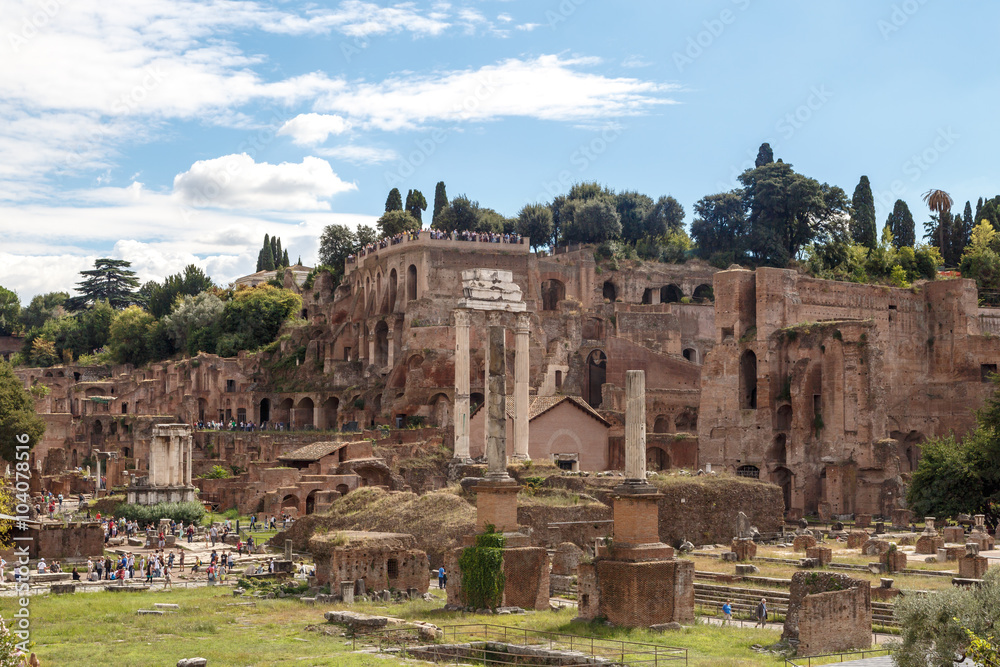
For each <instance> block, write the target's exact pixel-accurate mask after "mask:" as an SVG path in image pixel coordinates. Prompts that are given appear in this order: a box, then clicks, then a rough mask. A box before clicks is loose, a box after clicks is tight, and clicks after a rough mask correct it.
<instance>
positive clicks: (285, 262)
mask: <svg viewBox="0 0 1000 667" xmlns="http://www.w3.org/2000/svg"><path fill="white" fill-rule="evenodd" d="M281 265H282V266H286V267H287V266H290V264H289V263H288V248H285V253H284V254H283V255H282V256H281Z"/></svg>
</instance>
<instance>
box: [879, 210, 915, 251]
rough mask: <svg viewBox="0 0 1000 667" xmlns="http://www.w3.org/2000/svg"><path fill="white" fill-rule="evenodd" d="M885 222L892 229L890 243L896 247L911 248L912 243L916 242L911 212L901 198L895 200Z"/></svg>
mask: <svg viewBox="0 0 1000 667" xmlns="http://www.w3.org/2000/svg"><path fill="white" fill-rule="evenodd" d="M886 224H887V225H889V230H890V231H892V244H893V245H894V246H896V247H897V248H912V247H913V244H914V243H916V240H917V239H916V230H915V228H914V223H913V214H912V213H910V207H909V206H907V205H906V202H905V201H903V200H902V199H897V200H896V204H895V205H894V206H893V207H892V213H890V214H889V219H888V220H886Z"/></svg>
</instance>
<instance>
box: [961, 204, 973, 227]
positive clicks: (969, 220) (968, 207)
mask: <svg viewBox="0 0 1000 667" xmlns="http://www.w3.org/2000/svg"><path fill="white" fill-rule="evenodd" d="M962 222H963V223H965V226H966V227H968V228H969V233H970V234H971V233H972V228H973V227H975V226H976V222H975V219H974V218H973V217H972V202H970V201H969V200H966V201H965V211H964V212H963V213H962Z"/></svg>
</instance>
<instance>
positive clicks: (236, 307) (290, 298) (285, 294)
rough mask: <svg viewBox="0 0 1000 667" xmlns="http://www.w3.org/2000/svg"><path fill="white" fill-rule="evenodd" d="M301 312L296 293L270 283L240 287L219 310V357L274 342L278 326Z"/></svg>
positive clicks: (279, 327)
mask: <svg viewBox="0 0 1000 667" xmlns="http://www.w3.org/2000/svg"><path fill="white" fill-rule="evenodd" d="M301 311H302V299H301V298H300V297H299V295H298V294H295V293H294V292H290V291H288V290H285V289H280V288H277V287H274V286H272V285H257V286H256V287H251V288H240V289H237V290H236V291H235V292H234V293H233V298H232V299H231V300H230V301H228V302H227V303H226V305H225V308H224V309H223V311H222V327H221V336H220V337H219V343H218V348H217V352H216V353H217V354H219V355H220V356H233V355H235V354H236V352H238V351H240V350H256V349H258V348H260V347H262V346H264V345H267V344H268V343H270V342H271V341H273V340H274V339H275V338H276V337H277V335H278V331H279V330H280V329H281V325H282V324H284V323H285V320H287V319H289V318H290V317H293V316H297V315H298V314H299V313H300V312H301Z"/></svg>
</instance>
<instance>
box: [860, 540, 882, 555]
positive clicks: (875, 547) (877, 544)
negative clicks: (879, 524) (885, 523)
mask: <svg viewBox="0 0 1000 667" xmlns="http://www.w3.org/2000/svg"><path fill="white" fill-rule="evenodd" d="M887 551H889V543H888V542H887V541H885V540H868V541H867V542H865V543H864V545H862V547H861V553H862V554H863V555H865V556H881V555H882V554H884V553H885V552H887Z"/></svg>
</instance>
